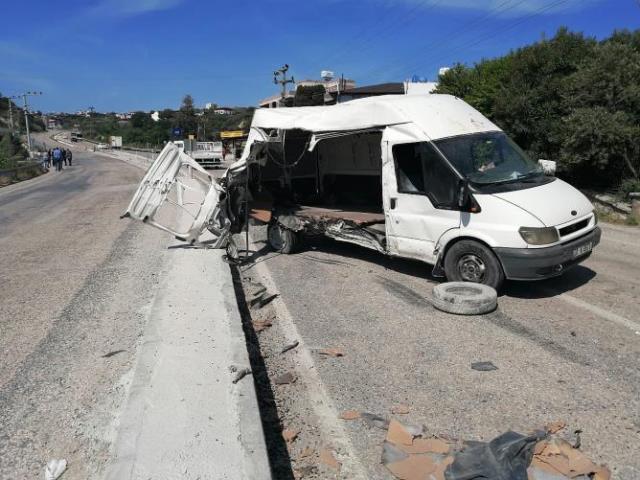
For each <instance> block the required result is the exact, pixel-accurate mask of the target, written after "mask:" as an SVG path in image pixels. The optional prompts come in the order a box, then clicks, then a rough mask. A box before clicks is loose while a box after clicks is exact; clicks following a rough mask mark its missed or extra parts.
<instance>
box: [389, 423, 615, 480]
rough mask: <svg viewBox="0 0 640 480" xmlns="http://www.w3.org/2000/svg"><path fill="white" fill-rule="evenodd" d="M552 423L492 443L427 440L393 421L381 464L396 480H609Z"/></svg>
mask: <svg viewBox="0 0 640 480" xmlns="http://www.w3.org/2000/svg"><path fill="white" fill-rule="evenodd" d="M565 426H566V425H565V424H564V422H553V423H551V424H549V425H548V426H547V427H545V430H544V431H543V430H540V431H537V432H535V433H533V434H531V435H521V434H519V433H516V432H506V433H503V434H502V435H500V436H498V437H496V438H494V439H493V440H491V441H490V442H476V441H455V440H451V439H448V438H447V439H445V438H440V437H429V436H427V435H426V434H425V432H424V428H423V427H418V426H412V425H405V424H402V423H400V422H399V421H397V420H395V419H392V420H391V421H390V422H389V426H388V429H387V435H386V438H385V441H384V443H383V448H382V459H381V461H382V464H383V465H384V466H385V467H386V468H387V470H389V472H391V473H392V474H393V475H394V477H395V478H398V479H400V480H473V479H480V478H491V479H492V480H610V476H611V474H610V472H609V470H608V469H607V468H606V467H604V466H601V465H597V464H595V463H594V462H592V461H591V460H590V459H589V458H587V456H586V455H584V454H583V453H582V452H581V451H579V450H578V449H577V448H575V447H573V446H572V445H571V444H569V443H568V442H567V441H565V440H562V439H559V438H550V435H551V432H552V431H555V432H557V431H560V430H562V429H563V428H565Z"/></svg>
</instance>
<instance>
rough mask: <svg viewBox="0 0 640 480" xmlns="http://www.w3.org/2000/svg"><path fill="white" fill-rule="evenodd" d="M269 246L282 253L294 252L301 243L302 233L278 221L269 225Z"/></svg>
mask: <svg viewBox="0 0 640 480" xmlns="http://www.w3.org/2000/svg"><path fill="white" fill-rule="evenodd" d="M267 240H268V241H269V246H270V247H271V248H272V249H273V250H275V251H276V252H280V253H294V252H295V251H296V249H297V248H298V246H299V245H300V234H298V233H296V232H294V231H292V230H289V229H288V228H285V227H283V226H282V225H280V224H279V223H277V222H271V223H269V226H268V227H267Z"/></svg>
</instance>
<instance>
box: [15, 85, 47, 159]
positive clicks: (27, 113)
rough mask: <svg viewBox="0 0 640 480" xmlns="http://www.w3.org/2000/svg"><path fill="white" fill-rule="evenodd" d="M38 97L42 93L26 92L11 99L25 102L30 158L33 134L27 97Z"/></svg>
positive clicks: (25, 121)
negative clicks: (30, 126) (30, 128)
mask: <svg viewBox="0 0 640 480" xmlns="http://www.w3.org/2000/svg"><path fill="white" fill-rule="evenodd" d="M36 95H42V92H24V93H23V94H21V95H16V96H14V97H11V98H20V97H22V100H24V125H25V130H26V133H27V147H28V149H29V158H31V133H30V132H29V105H28V103H27V97H34V96H36ZM11 123H12V124H13V118H12V120H11Z"/></svg>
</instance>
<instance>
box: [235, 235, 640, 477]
mask: <svg viewBox="0 0 640 480" xmlns="http://www.w3.org/2000/svg"><path fill="white" fill-rule="evenodd" d="M602 227H603V240H602V244H601V245H600V246H599V247H598V248H597V249H596V251H595V253H594V254H593V255H592V256H591V258H589V259H588V260H587V261H586V262H585V263H584V264H583V265H580V266H578V267H576V268H574V269H573V270H571V271H569V272H567V273H566V274H565V275H564V276H562V277H560V278H557V279H553V280H549V281H544V282H539V283H509V284H507V288H506V290H505V292H504V294H503V295H502V296H501V297H500V298H499V310H498V311H496V312H494V313H491V314H488V315H484V316H473V317H466V316H454V315H449V314H445V313H442V312H439V311H437V310H435V309H434V308H433V307H432V306H431V305H430V303H429V297H430V294H431V288H432V286H433V285H434V284H435V283H436V280H434V279H433V278H431V277H430V275H429V272H430V268H429V267H428V266H427V265H423V264H421V263H417V262H412V261H404V260H398V259H391V258H386V257H384V256H383V255H380V254H377V253H375V252H370V251H368V250H365V249H362V248H359V247H357V246H352V245H348V244H341V243H338V242H333V241H331V240H317V241H312V242H310V243H309V244H308V246H307V248H306V249H305V250H304V251H302V252H300V253H297V254H294V255H276V254H274V253H269V254H266V255H264V251H263V252H261V255H262V256H261V257H260V258H259V259H258V261H259V262H262V263H263V265H266V266H267V269H268V271H269V272H270V275H271V277H272V279H273V281H274V283H275V285H276V289H277V292H278V293H279V294H280V298H281V299H282V301H283V302H284V304H285V305H286V308H287V309H288V311H289V313H290V314H291V317H292V319H293V321H294V322H295V326H296V327H297V331H298V332H299V334H300V335H301V336H302V340H303V341H304V344H305V345H306V347H307V348H308V350H309V351H310V352H311V354H312V355H313V356H314V358H315V365H316V369H317V372H318V374H319V377H320V381H321V382H322V384H323V386H324V388H325V389H326V391H327V392H328V394H329V396H330V398H331V400H332V401H333V403H334V404H335V407H336V409H337V410H338V411H343V410H351V409H353V410H359V411H365V412H372V413H376V414H380V415H383V416H387V417H388V416H390V411H391V408H392V406H394V405H397V404H406V405H408V406H409V407H410V409H411V411H410V413H409V414H408V415H405V416H403V417H402V421H404V422H407V423H414V424H423V425H425V426H426V428H427V431H428V432H430V433H432V434H439V435H442V434H445V435H450V436H453V437H455V438H462V439H469V440H489V439H491V438H493V437H494V436H497V435H498V434H500V433H502V432H505V431H507V430H515V431H519V432H522V433H526V432H529V431H532V430H534V429H536V428H540V427H542V426H544V425H545V424H547V423H549V422H552V421H555V420H563V421H566V422H567V423H568V427H567V429H566V430H565V432H564V434H565V435H566V436H567V438H569V439H571V441H573V440H574V435H573V432H574V431H575V430H582V432H583V433H582V449H583V451H585V452H586V453H587V454H589V455H590V456H591V457H592V458H593V459H594V461H596V462H599V463H606V464H608V465H609V466H610V468H611V469H612V471H613V472H614V478H617V479H628V480H633V479H637V478H640V457H639V456H638V452H639V451H640V368H639V365H640V315H639V314H640V304H639V303H638V296H639V295H638V294H639V292H640V235H639V233H640V230H639V229H638V228H632V227H620V226H613V225H603V226H602ZM264 235H265V232H264V227H259V228H256V229H254V238H256V239H257V240H258V245H259V246H260V245H264ZM264 250H265V251H266V249H264ZM244 272H245V273H244V275H250V276H252V278H254V279H255V275H256V272H255V270H252V267H249V268H247V269H245V270H244ZM273 328H274V329H275V328H276V327H273ZM260 335H261V337H260V338H261V339H263V340H261V343H263V346H262V348H263V350H266V351H268V352H269V351H270V350H272V351H277V350H276V348H277V346H281V345H282V343H283V339H282V338H275V339H273V338H270V335H273V333H269V332H266V333H262V334H260ZM265 342H266V343H268V342H271V343H273V344H274V345H266V344H265ZM327 347H338V348H341V349H343V350H344V352H345V356H344V357H341V358H336V359H333V358H329V359H326V358H323V357H321V356H318V355H317V350H318V349H321V348H327ZM272 358H274V359H273V360H271V359H272ZM270 361H272V362H277V361H278V360H277V357H274V355H273V354H272V353H269V356H268V358H267V362H270ZM478 361H491V362H493V363H494V364H495V365H496V366H497V367H498V369H497V370H495V371H490V372H479V371H475V370H472V369H471V363H472V362H478ZM299 388H300V387H295V386H294V387H292V388H290V391H291V392H292V393H291V398H292V399H295V397H296V396H299V395H301V394H302V391H301V390H299ZM279 391H280V390H279ZM281 403H282V404H287V401H286V399H285V400H283V401H282V402H281ZM289 403H291V402H289ZM286 408H289V407H286ZM281 414H282V415H283V416H284V417H285V420H286V421H287V422H290V423H294V424H295V423H296V422H298V423H299V424H304V423H305V421H306V420H305V419H304V418H305V417H304V414H303V413H301V414H300V415H299V417H300V418H295V415H294V414H292V413H291V412H290V411H286V410H284V411H283V412H281ZM306 418H308V416H307V417H306ZM345 428H346V429H347V434H348V437H349V440H350V441H351V444H352V445H353V446H354V448H355V450H356V453H357V456H358V457H359V458H358V459H359V461H360V462H361V463H362V464H363V465H365V466H366V468H367V469H368V475H367V476H368V478H372V479H382V478H391V477H390V475H389V473H388V472H387V471H386V470H385V469H384V468H383V467H382V466H381V465H380V454H381V449H382V441H383V438H384V434H385V432H384V431H382V430H378V429H375V428H374V429H371V428H369V427H367V426H366V425H365V424H364V423H363V422H345ZM300 437H301V442H304V441H305V429H304V428H303V429H302V432H301V434H300ZM329 440H330V439H329ZM325 441H326V439H325Z"/></svg>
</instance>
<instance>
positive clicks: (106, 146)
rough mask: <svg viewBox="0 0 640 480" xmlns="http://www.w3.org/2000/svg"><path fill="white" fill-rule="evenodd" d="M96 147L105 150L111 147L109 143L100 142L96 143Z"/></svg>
mask: <svg viewBox="0 0 640 480" xmlns="http://www.w3.org/2000/svg"><path fill="white" fill-rule="evenodd" d="M96 148H97V149H98V150H105V149H107V148H109V145H107V144H106V143H98V144H97V145H96Z"/></svg>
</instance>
